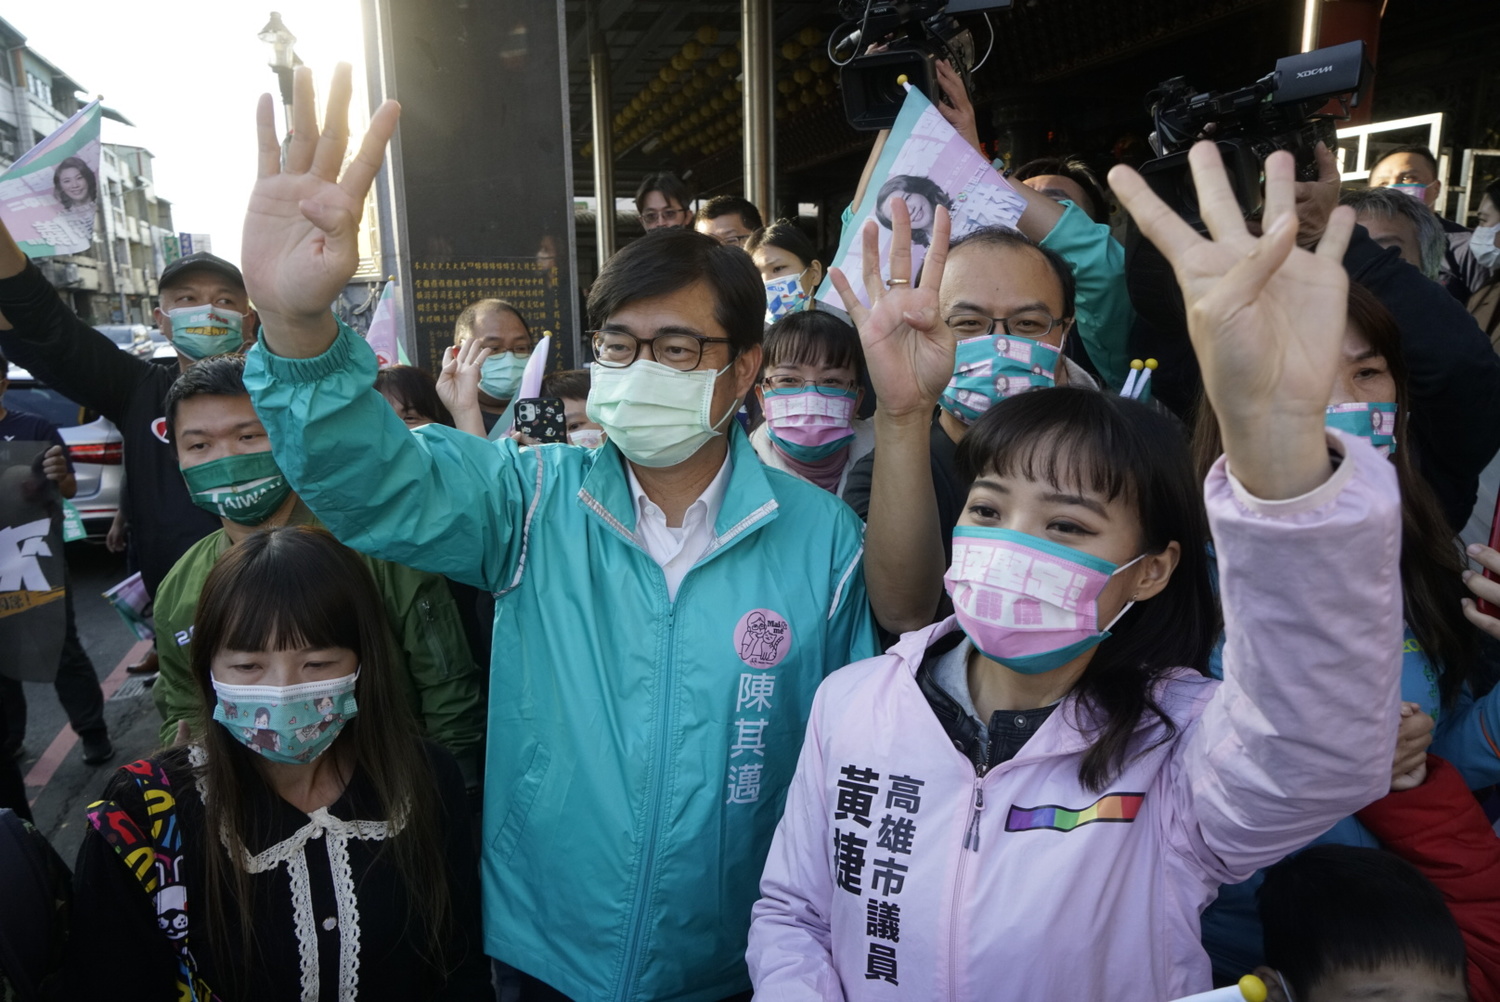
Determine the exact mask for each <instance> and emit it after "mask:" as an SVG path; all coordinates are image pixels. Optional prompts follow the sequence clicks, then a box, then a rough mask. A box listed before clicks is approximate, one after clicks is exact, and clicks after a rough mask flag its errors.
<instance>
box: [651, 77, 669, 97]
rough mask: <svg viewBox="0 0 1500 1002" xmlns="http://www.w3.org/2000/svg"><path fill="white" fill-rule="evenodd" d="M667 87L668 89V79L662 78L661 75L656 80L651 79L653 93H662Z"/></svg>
mask: <svg viewBox="0 0 1500 1002" xmlns="http://www.w3.org/2000/svg"><path fill="white" fill-rule="evenodd" d="M666 89H667V84H666V81H664V80H662V79H661V77H657V78H656V79H655V80H653V81H651V93H653V94H660V93H661V92H662V91H664V90H666Z"/></svg>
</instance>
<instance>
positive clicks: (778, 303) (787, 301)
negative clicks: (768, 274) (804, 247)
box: [766, 268, 807, 324]
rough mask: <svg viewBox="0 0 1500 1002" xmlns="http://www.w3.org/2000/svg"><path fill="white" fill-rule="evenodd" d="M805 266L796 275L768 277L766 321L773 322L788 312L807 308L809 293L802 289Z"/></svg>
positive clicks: (805, 271) (805, 272)
mask: <svg viewBox="0 0 1500 1002" xmlns="http://www.w3.org/2000/svg"><path fill="white" fill-rule="evenodd" d="M806 274H807V269H806V268H803V269H802V271H801V272H799V273H798V274H796V275H778V276H777V277H776V278H768V279H766V323H768V324H773V323H775V322H776V321H778V320H780V319H781V318H782V317H784V316H786V315H787V314H788V313H796V312H797V311H798V310H805V309H807V293H806V292H804V291H802V276H803V275H806Z"/></svg>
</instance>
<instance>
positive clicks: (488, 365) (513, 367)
mask: <svg viewBox="0 0 1500 1002" xmlns="http://www.w3.org/2000/svg"><path fill="white" fill-rule="evenodd" d="M527 359H528V356H526V355H517V354H516V353H515V352H513V351H502V352H499V353H497V354H494V355H491V356H490V357H489V358H487V359H485V360H484V365H483V366H481V367H480V373H479V389H480V391H481V392H483V393H485V394H487V395H489V396H490V397H493V398H494V399H496V400H509V399H511V398H512V397H514V396H515V395H516V390H518V389H520V388H521V373H523V372H525V371H526V362H527Z"/></svg>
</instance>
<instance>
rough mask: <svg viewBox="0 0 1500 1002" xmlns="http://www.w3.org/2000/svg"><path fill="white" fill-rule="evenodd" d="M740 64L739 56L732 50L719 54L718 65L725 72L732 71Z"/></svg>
mask: <svg viewBox="0 0 1500 1002" xmlns="http://www.w3.org/2000/svg"><path fill="white" fill-rule="evenodd" d="M739 64H740V54H739V52H737V51H735V50H734V49H725V50H724V51H723V52H721V53H719V65H720V66H722V67H724V68H725V69H726V70H729V69H733V68H734V67H736V66H738V65H739Z"/></svg>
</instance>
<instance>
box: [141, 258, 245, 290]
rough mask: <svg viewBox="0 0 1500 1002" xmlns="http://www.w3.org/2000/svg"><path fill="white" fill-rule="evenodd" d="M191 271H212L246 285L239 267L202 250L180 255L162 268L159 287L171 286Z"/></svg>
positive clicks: (242, 286) (238, 283) (237, 284)
mask: <svg viewBox="0 0 1500 1002" xmlns="http://www.w3.org/2000/svg"><path fill="white" fill-rule="evenodd" d="M190 271H211V272H213V273H214V274H216V275H219V276H221V277H223V278H227V279H229V280H230V281H231V282H233V283H234V284H235V285H236V286H238V287H239V288H241V289H243V288H244V287H245V276H244V275H241V274H240V270H239V269H238V268H236V267H235V266H234V265H232V264H230V263H229V262H228V261H226V260H224V259H223V258H221V257H216V256H214V255H213V254H210V253H208V252H207V251H202V252H200V253H197V254H189V255H188V256H187V257H180V258H178V259H177V260H176V261H173V262H172V263H171V264H169V265H167V266H166V268H164V269H162V273H161V278H160V279H158V280H157V283H156V287H157V289H158V290H160V289H169V288H171V287H172V283H173V282H174V281H175V280H176V279H177V277H178V276H180V275H183V274H185V273H187V272H190Z"/></svg>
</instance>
